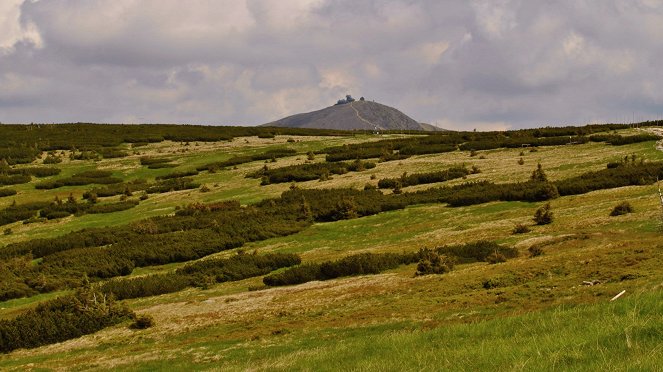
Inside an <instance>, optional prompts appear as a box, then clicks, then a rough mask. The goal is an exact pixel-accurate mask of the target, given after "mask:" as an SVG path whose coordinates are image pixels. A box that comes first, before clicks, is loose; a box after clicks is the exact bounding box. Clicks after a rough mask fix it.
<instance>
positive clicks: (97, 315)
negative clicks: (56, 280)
mask: <svg viewBox="0 0 663 372" xmlns="http://www.w3.org/2000/svg"><path fill="white" fill-rule="evenodd" d="M131 314H132V312H131V311H130V310H129V309H127V308H126V307H124V306H123V305H121V304H118V303H116V302H114V301H113V300H112V299H111V298H109V297H107V296H106V295H104V294H103V293H99V292H95V291H93V290H91V289H89V288H85V289H81V290H79V291H77V292H76V294H74V295H70V296H63V297H59V298H56V299H55V300H50V301H47V302H44V303H41V304H39V305H37V307H36V308H34V309H30V310H27V311H26V312H24V313H21V314H20V315H18V316H17V317H15V318H13V319H10V320H0V351H1V352H5V353H7V352H10V351H12V350H15V349H19V348H34V347H37V346H41V345H48V344H52V343H56V342H61V341H65V340H69V339H72V338H77V337H80V336H83V335H86V334H90V333H94V332H96V331H98V330H100V329H103V328H106V327H109V326H111V325H114V324H117V323H120V322H122V321H124V320H126V319H128V318H129V317H130V316H131Z"/></svg>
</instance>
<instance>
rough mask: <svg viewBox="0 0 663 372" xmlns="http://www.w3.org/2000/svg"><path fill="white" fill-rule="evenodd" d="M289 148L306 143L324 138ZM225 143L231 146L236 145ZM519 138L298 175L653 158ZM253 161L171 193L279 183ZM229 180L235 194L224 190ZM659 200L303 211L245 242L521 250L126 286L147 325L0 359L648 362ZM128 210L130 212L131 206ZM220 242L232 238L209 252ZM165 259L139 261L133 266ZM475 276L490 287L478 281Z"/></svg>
mask: <svg viewBox="0 0 663 372" xmlns="http://www.w3.org/2000/svg"><path fill="white" fill-rule="evenodd" d="M236 141H241V140H236ZM265 141H268V140H265ZM325 141H326V140H325ZM345 141H347V139H345ZM282 142H285V141H282ZM268 143H269V142H268ZM296 146H298V147H297V148H299V146H301V147H302V148H310V149H314V148H316V147H320V146H322V144H321V143H315V142H312V143H310V144H309V143H305V142H304V143H297V144H296ZM238 147H239V148H238V149H237V150H236V151H247V150H246V149H245V147H244V146H238ZM155 151H156V150H155ZM162 151H163V150H162ZM233 151H234V150H233ZM519 152H520V150H495V151H487V152H479V155H484V156H485V159H478V156H477V157H473V158H470V157H469V156H468V154H467V153H461V152H456V153H450V154H441V155H428V156H421V157H414V158H411V159H408V160H404V161H402V162H400V164H399V162H389V163H382V164H379V165H378V167H377V168H375V169H374V170H371V171H368V172H364V173H354V174H348V175H344V176H337V177H335V178H334V179H333V180H331V181H327V182H317V181H312V182H307V183H304V184H303V187H340V186H346V185H355V186H363V184H365V183H366V182H376V181H371V180H370V179H369V175H370V174H371V173H374V174H376V175H377V176H378V178H382V177H386V176H391V177H393V176H395V175H396V176H397V175H400V173H402V169H407V170H408V171H409V172H410V173H413V172H415V171H424V170H433V169H441V168H444V167H446V166H447V165H448V164H457V163H459V162H464V161H465V162H467V163H468V164H477V165H479V166H480V167H481V169H482V170H483V171H484V172H483V173H481V174H478V175H473V176H471V177H470V178H471V179H492V180H497V181H506V180H516V179H525V178H527V177H528V175H529V172H531V169H532V168H533V167H534V166H535V164H536V162H537V161H540V162H541V163H542V164H543V166H544V169H546V171H547V172H548V174H549V176H550V177H551V178H553V179H557V178H564V177H568V176H571V175H576V174H578V173H581V172H584V171H587V170H595V169H601V168H603V167H605V163H606V162H607V161H609V160H614V159H617V158H620V157H622V156H624V155H628V154H631V153H636V154H639V155H642V156H645V157H646V158H648V159H651V160H656V159H659V160H660V159H661V158H663V156H661V155H662V154H661V153H659V152H656V151H655V150H653V144H652V143H645V144H636V145H629V146H622V147H610V146H605V145H601V144H587V145H582V146H573V147H558V148H545V149H541V150H540V151H539V152H536V153H526V154H525V156H524V158H525V160H526V164H525V165H524V166H519V165H517V163H516V162H517V160H518V159H519V157H520V156H519ZM209 156H210V153H206V154H196V153H192V154H191V156H190V158H189V159H188V160H187V161H186V164H187V167H184V166H182V168H178V170H179V169H188V168H190V167H195V165H192V164H193V163H195V162H204V161H206V158H209ZM214 156H219V157H222V156H225V157H227V156H229V155H228V154H226V153H224V154H222V155H214ZM296 158H297V157H292V158H288V159H282V160H279V162H278V163H277V165H285V164H289V163H292V162H298V161H301V160H296ZM260 166H262V163H261V162H255V163H251V164H247V165H242V166H240V167H239V168H240V169H238V170H237V171H228V172H226V173H224V172H219V173H216V174H215V175H208V174H206V173H204V174H201V175H200V176H198V177H197V178H196V179H197V180H201V179H204V178H205V177H210V181H209V182H220V184H219V190H214V188H213V191H212V193H204V194H203V193H199V192H197V191H193V192H182V193H181V194H182V195H181V196H183V195H189V196H188V197H193V198H201V199H203V198H207V200H213V199H215V198H227V197H230V196H235V197H240V199H241V200H243V201H249V200H251V195H255V197H258V196H260V195H265V194H264V193H266V194H268V195H276V194H278V193H279V192H280V191H282V190H283V189H285V188H287V186H288V185H270V186H268V187H263V188H261V187H258V186H257V181H256V180H247V179H244V178H243V176H242V175H243V174H244V173H245V172H247V171H248V170H250V169H255V168H258V167H260ZM139 171H141V172H146V171H145V170H144V169H139ZM167 172H169V170H167V171H166V172H165V173H167ZM228 173H230V174H231V175H230V176H229V175H228ZM234 173H236V174H234ZM233 174H234V175H233ZM130 176H131V172H129V173H128V174H127V177H130ZM215 177H219V178H218V181H215V180H217V179H216V178H215ZM224 177H225V178H224ZM221 178H223V179H221ZM457 182H459V181H457ZM205 183H206V184H207V181H205ZM229 184H230V185H235V186H233V187H234V188H233V187H229V186H228V185H229ZM418 187H421V186H418ZM228 189H230V190H237V192H236V194H235V195H233V194H232V193H233V191H227V190H228ZM26 193H27V192H26ZM227 193H228V194H227ZM252 193H253V194H252ZM176 194H178V193H176ZM181 196H179V197H181ZM179 197H178V196H173V195H164V196H162V198H163V200H159V202H160V203H159V204H156V200H157V199H158V198H156V197H154V198H153V197H151V198H150V199H148V202H155V204H148V203H145V204H142V205H141V206H140V207H138V208H144V209H143V210H138V209H135V210H132V211H133V212H131V211H128V213H127V212H121V213H127V214H126V215H125V216H118V215H119V214H118V213H115V214H111V215H101V216H102V217H103V218H101V219H100V220H99V221H98V222H96V224H111V223H115V222H113V221H115V219H117V223H126V220H124V222H122V218H129V219H131V218H142V217H143V216H145V215H149V214H150V213H163V210H159V208H166V207H164V205H165V206H168V207H167V208H172V207H174V206H175V205H178V204H181V203H182V200H180V199H179ZM243 197H244V198H245V199H242V198H243ZM188 200H189V199H188ZM203 200H204V199H203ZM624 200H628V201H629V202H630V203H631V204H632V205H633V206H634V207H635V209H636V212H635V213H633V214H630V215H626V216H620V217H608V213H609V211H610V210H611V208H612V207H613V206H614V205H616V204H617V203H618V202H620V201H624ZM169 203H170V204H169ZM656 203H657V195H656V189H655V187H653V186H643V187H626V188H620V189H615V190H605V191H598V192H593V193H589V194H586V195H580V196H574V197H565V198H560V199H556V200H554V201H553V202H552V205H553V209H554V211H555V214H556V217H557V219H556V221H555V222H554V223H553V224H552V225H548V226H544V227H535V228H534V229H533V231H532V232H531V233H528V234H524V235H515V236H514V235H511V234H510V231H511V229H512V227H513V226H514V225H515V224H516V223H529V219H530V218H531V215H532V213H533V211H534V210H535V209H536V207H537V205H535V204H531V203H502V202H498V203H489V204H485V205H478V206H472V207H464V208H454V209H452V208H447V207H445V206H443V205H425V206H414V207H410V208H407V209H406V210H403V211H394V212H389V213H384V214H380V215H377V216H371V217H366V218H360V219H355V220H350V221H340V222H335V223H329V224H316V225H314V226H313V227H311V228H309V229H307V230H305V231H303V232H301V233H299V234H296V235H293V236H290V237H284V238H278V239H271V240H268V241H264V242H257V243H252V244H250V245H248V246H247V247H246V248H248V249H258V250H259V251H283V252H299V253H301V254H302V255H303V258H304V259H305V260H315V261H320V260H326V259H333V258H338V257H342V256H344V255H347V254H348V253H351V252H358V251H402V250H414V249H418V248H419V247H422V246H429V247H430V246H435V245H440V244H446V243H457V242H463V241H468V240H475V239H479V238H485V239H495V240H498V241H501V242H505V243H509V244H514V245H515V246H517V247H518V248H519V249H520V250H521V252H522V255H521V257H520V258H518V259H515V260H512V261H509V262H507V263H504V264H499V265H486V264H472V265H462V266H458V267H457V269H456V270H455V271H454V272H452V273H450V274H447V275H444V276H427V277H419V278H415V277H413V272H414V267H413V266H409V267H402V268H399V269H396V270H393V271H391V272H389V273H385V274H381V275H376V276H365V277H358V278H346V279H340V280H334V281H330V282H315V283H307V284H304V285H300V286H294V287H287V288H276V289H269V290H262V291H256V292H247V291H246V290H247V288H248V287H251V286H259V285H260V284H261V280H260V278H254V279H249V280H245V281H242V282H237V283H225V284H221V285H217V286H214V287H212V288H210V289H207V290H200V289H189V290H185V291H182V292H179V293H174V294H169V295H163V296H157V297H152V298H146V299H139V300H134V301H130V302H129V305H130V306H131V307H132V308H134V309H136V310H137V311H138V312H140V313H148V314H151V315H153V316H154V317H155V319H156V321H157V326H156V327H154V328H151V329H148V330H145V331H139V332H135V331H130V330H128V329H126V327H124V326H122V327H115V328H111V329H108V330H104V331H101V332H99V333H97V334H95V335H90V336H85V337H83V338H81V339H78V340H71V341H68V342H64V343H61V344H57V345H52V346H47V347H43V348H39V349H35V350H30V351H17V352H14V353H12V354H10V355H7V356H4V357H0V368H16V369H23V367H24V366H25V365H26V364H28V363H33V365H34V366H35V367H50V368H99V369H106V368H108V367H118V368H126V367H128V366H132V368H135V369H145V370H152V369H171V368H173V367H179V368H181V369H184V368H185V367H189V366H191V365H195V366H196V367H197V368H200V369H205V368H220V369H291V368H296V369H316V370H318V369H338V368H341V369H352V368H357V369H380V370H382V369H392V370H401V369H405V370H415V369H416V370H420V369H437V367H438V366H441V367H447V368H453V369H466V370H475V369H532V370H533V369H536V370H538V369H542V368H543V369H586V370H594V369H597V368H606V367H608V366H610V364H611V363H612V364H614V365H613V367H611V368H616V369H623V368H625V367H629V366H630V367H632V368H634V369H642V370H652V369H654V367H655V366H660V365H663V355H662V352H663V351H662V350H661V347H660V345H659V342H658V341H657V340H660V338H661V336H663V334H662V332H663V331H662V330H661V324H663V322H662V320H663V319H661V315H660V314H661V306H662V305H661V301H660V298H661V282H660V278H661V277H662V276H663V275H662V269H661V267H663V266H662V264H663V262H662V261H663V259H662V258H661V257H663V255H661V253H663V244H662V242H661V239H660V233H658V232H657V227H658V226H657V222H656V219H657V216H658V213H660V211H659V210H658V205H657V204H656ZM166 210H168V209H166ZM170 210H172V209H170ZM137 211H140V213H141V215H140V216H136V212H137ZM143 213H144V214H143ZM86 217H87V216H85V217H82V218H78V219H74V218H72V219H71V220H69V221H65V222H59V223H54V224H52V225H53V226H51V225H50V224H49V226H47V228H45V229H44V230H45V231H44V232H43V235H44V236H51V235H56V234H59V233H62V232H63V231H65V230H75V229H78V228H80V227H82V226H85V223H86ZM95 217H96V216H95ZM56 226H59V227H57V228H55V227H56ZM20 228H22V226H21V227H19V230H20ZM41 228H43V227H41ZM27 229H31V227H27ZM23 234H25V235H23ZM32 234H33V231H32V230H27V231H19V233H17V234H16V236H17V239H19V240H22V239H24V238H26V237H27V236H30V237H32V236H33V235H32ZM533 244H540V245H542V246H543V249H544V252H545V254H544V255H543V256H541V257H537V258H534V259H529V258H526V251H527V248H528V247H529V246H531V245H533ZM228 254H232V252H224V253H222V254H221V255H228ZM178 266H179V265H178V264H174V265H167V266H166V267H152V268H144V269H140V270H137V272H136V273H135V274H142V273H149V272H158V271H164V270H173V269H174V268H176V267H178ZM583 280H599V281H600V282H601V284H599V285H595V286H583V285H582V281H583ZM486 283H489V284H490V285H489V286H493V288H490V289H486V288H485V284H486ZM623 289H626V290H627V294H626V296H625V297H624V298H621V299H620V300H618V301H617V302H615V303H608V300H609V299H610V298H611V297H612V296H613V295H614V294H616V293H618V292H620V291H621V290H623ZM33 304H34V301H30V300H28V301H15V302H11V303H10V302H5V303H2V304H0V307H2V308H5V309H4V310H0V316H3V315H4V316H8V315H9V313H15V312H16V311H19V310H20V309H21V308H25V307H26V306H33ZM575 304H594V305H582V306H576V305H575ZM627 340H628V341H627ZM629 345H630V346H629ZM162 359H163V360H165V361H160V360H162ZM433 367H435V368H433Z"/></svg>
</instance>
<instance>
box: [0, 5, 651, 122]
mask: <svg viewBox="0 0 663 372" xmlns="http://www.w3.org/2000/svg"><path fill="white" fill-rule="evenodd" d="M662 25H663V2H661V1H657V0H633V1H624V0H612V1H601V2H584V1H582V2H579V1H571V0H568V1H558V2H547V1H522V0H513V1H507V0H499V1H480V0H473V1H468V2H455V1H434V0H429V1H417V2H412V1H408V0H366V1H361V2H358V1H353V0H283V1H261V0H218V1H214V2H210V1H207V0H192V1H187V2H181V1H175V0H115V1H111V0H50V1H43V0H42V1H22V0H13V1H12V0H7V1H4V2H2V4H0V86H1V87H2V89H1V90H0V121H2V122H66V121H94V122H123V121H129V122H169V123H176V122H182V123H204V124H243V125H253V124H261V123H265V122H269V121H272V120H275V119H278V118H280V117H282V116H285V115H290V114H294V113H298V112H303V111H312V110H315V109H319V108H322V107H325V106H328V105H331V104H333V103H334V102H336V100H337V99H338V98H341V97H342V96H344V95H345V94H353V95H355V96H365V97H366V98H367V99H371V100H376V101H378V102H382V103H385V104H388V105H391V106H394V107H397V108H399V109H401V110H402V111H404V112H405V113H407V114H409V115H410V116H412V117H413V118H415V119H417V120H420V121H423V122H431V123H438V124H440V125H442V126H445V125H446V126H449V127H450V128H453V129H462V128H467V129H474V128H477V129H479V130H481V129H495V128H502V129H503V128H519V127H531V126H539V125H558V124H560V125H561V124H583V123H587V122H590V121H592V122H594V121H606V122H611V121H623V120H624V118H625V117H627V116H628V117H630V116H632V115H633V112H634V111H635V112H636V113H637V115H638V117H640V118H643V119H644V118H657V117H660V115H661V114H663V94H661V92H660V90H659V89H657V88H656V87H658V86H661V85H663V76H661V74H660V73H659V68H658V65H659V63H658V61H660V60H661V58H663V46H662V45H661V44H660V42H659V37H660V35H661V34H662V33H663V26H662Z"/></svg>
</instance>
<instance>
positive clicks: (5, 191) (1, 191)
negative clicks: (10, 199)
mask: <svg viewBox="0 0 663 372" xmlns="http://www.w3.org/2000/svg"><path fill="white" fill-rule="evenodd" d="M12 195H16V190H14V189H0V198H2V197H5V196H12Z"/></svg>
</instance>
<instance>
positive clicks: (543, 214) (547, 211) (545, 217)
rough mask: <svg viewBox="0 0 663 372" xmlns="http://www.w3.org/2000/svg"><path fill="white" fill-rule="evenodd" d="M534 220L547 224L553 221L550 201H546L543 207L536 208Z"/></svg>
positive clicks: (538, 223) (539, 223)
mask: <svg viewBox="0 0 663 372" xmlns="http://www.w3.org/2000/svg"><path fill="white" fill-rule="evenodd" d="M534 222H536V224H537V225H547V224H549V223H551V222H553V212H552V210H551V207H550V203H546V204H545V205H544V206H543V207H541V208H539V209H537V210H536V212H535V213H534Z"/></svg>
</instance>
